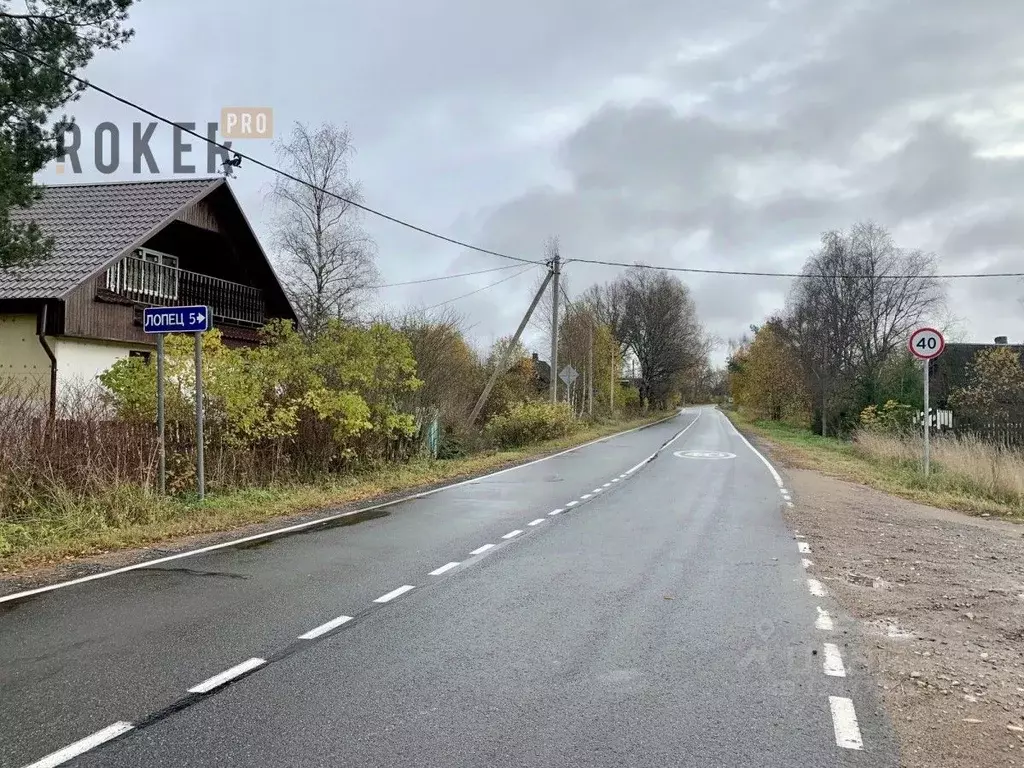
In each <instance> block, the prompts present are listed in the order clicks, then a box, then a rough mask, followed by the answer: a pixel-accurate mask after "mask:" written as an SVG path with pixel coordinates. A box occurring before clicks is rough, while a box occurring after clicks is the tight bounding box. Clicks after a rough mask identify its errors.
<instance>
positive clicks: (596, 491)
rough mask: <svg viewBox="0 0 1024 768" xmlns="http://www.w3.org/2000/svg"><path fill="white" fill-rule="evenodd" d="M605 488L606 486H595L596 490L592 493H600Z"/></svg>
mask: <svg viewBox="0 0 1024 768" xmlns="http://www.w3.org/2000/svg"><path fill="white" fill-rule="evenodd" d="M603 490H604V488H595V489H594V490H592V491H591V493H600V492H601V491H603Z"/></svg>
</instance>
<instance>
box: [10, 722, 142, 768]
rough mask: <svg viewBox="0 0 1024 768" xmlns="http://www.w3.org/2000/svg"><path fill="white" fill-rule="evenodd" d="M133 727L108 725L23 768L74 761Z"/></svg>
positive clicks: (51, 765)
mask: <svg viewBox="0 0 1024 768" xmlns="http://www.w3.org/2000/svg"><path fill="white" fill-rule="evenodd" d="M134 727H135V726H134V725H132V724H131V723H127V722H119V723H114V724H113V725H108V726H107V727H106V728H104V729H103V730H101V731H96V733H94V734H92V735H91V736H86V737H85V738H84V739H79V740H78V741H76V742H75V743H74V744H68V745H67V746H66V747H64V748H63V749H58V750H57V751H56V752H51V753H50V754H49V755H47V756H46V757H44V758H43V759H42V760H36V761H35V762H34V763H32V764H31V765H26V766H25V768H54V766H57V765H63V764H64V763H66V762H67V761H68V760H74V759H75V758H76V757H78V756H79V755H84V754H85V753H86V752H88V751H89V750H90V749H95V748H96V747H98V746H99V745H100V744H106V743H107V742H108V741H110V740H111V739H116V738H117V737H118V736H120V735H122V734H125V733H128V731H130V730H131V729H132V728H134Z"/></svg>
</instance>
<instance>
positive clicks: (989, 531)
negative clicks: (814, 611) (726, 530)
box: [757, 439, 1024, 768]
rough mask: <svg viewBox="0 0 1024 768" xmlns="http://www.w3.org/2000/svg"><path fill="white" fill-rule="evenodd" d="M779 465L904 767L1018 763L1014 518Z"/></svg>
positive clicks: (1018, 550)
mask: <svg viewBox="0 0 1024 768" xmlns="http://www.w3.org/2000/svg"><path fill="white" fill-rule="evenodd" d="M757 442H758V443H759V444H760V446H761V447H763V448H765V449H766V452H767V453H768V454H769V455H770V456H771V457H772V459H773V460H774V461H776V462H777V463H778V464H780V465H781V466H782V467H785V468H786V473H787V475H788V477H789V480H788V482H789V487H790V489H791V490H792V491H793V501H794V507H793V508H791V509H787V510H786V517H787V521H788V523H789V525H790V526H791V528H793V529H796V530H799V532H800V533H801V534H804V535H805V536H806V537H807V539H806V540H807V541H808V543H809V544H810V548H811V552H812V554H811V556H810V557H811V559H812V561H813V565H812V566H811V570H812V571H813V572H814V573H815V575H816V577H817V578H818V579H820V580H821V581H823V582H824V583H825V585H826V587H827V588H828V590H829V592H830V593H831V594H832V596H833V597H834V598H835V599H836V601H837V602H838V603H839V604H840V605H841V606H842V607H843V608H844V609H845V611H846V613H847V614H848V615H849V616H850V617H851V618H852V619H853V620H855V621H856V622H857V623H858V625H859V627H858V629H859V632H858V634H859V635H860V636H861V637H862V638H863V639H864V646H865V647H864V648H863V652H864V655H865V657H866V658H867V661H868V665H869V667H870V669H871V672H872V674H873V676H874V679H875V680H876V681H877V684H878V685H879V687H880V689H881V690H880V693H881V697H882V700H883V702H884V704H885V707H886V709H887V711H888V714H889V717H890V718H891V721H892V723H893V726H894V728H895V730H896V733H897V736H898V738H899V742H900V748H901V758H902V765H903V766H906V768H925V767H926V766H927V768H945V767H947V766H948V767H949V768H954V767H955V768H968V767H969V768H997V767H998V768H1005V767H1008V766H1024V526H1021V525H1017V524H1014V523H1009V522H1004V521H999V520H994V519H988V518H984V517H982V518H973V517H968V516H966V515H963V514H960V513H957V512H952V511H949V510H944V509H936V508H934V507H928V506H923V505H921V504H915V503H913V502H910V501H906V500H903V499H898V498H894V497H892V496H888V495H886V494H884V493H881V492H879V491H876V490H873V489H871V488H868V487H866V486H863V485H857V484H853V483H849V482H846V481H843V480H839V479H836V478H833V477H828V476H825V475H823V474H821V473H819V472H815V471H811V470H807V469H802V468H800V464H801V462H800V460H799V457H798V456H795V455H793V453H792V449H790V448H788V447H785V446H781V445H775V444H773V443H768V442H767V441H765V440H763V439H759V440H758V441H757Z"/></svg>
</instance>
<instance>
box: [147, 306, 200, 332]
mask: <svg viewBox="0 0 1024 768" xmlns="http://www.w3.org/2000/svg"><path fill="white" fill-rule="evenodd" d="M142 330H144V331H145V332H146V333H202V332H203V331H208V330H210V308H209V307H204V306H198V307H146V308H145V309H144V310H142Z"/></svg>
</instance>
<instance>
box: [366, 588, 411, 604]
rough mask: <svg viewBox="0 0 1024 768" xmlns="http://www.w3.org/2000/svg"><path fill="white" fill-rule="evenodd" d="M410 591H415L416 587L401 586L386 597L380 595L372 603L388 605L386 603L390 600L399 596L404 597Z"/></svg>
mask: <svg viewBox="0 0 1024 768" xmlns="http://www.w3.org/2000/svg"><path fill="white" fill-rule="evenodd" d="M410 589H416V587H414V586H412V585H411V584H405V585H404V586H401V587H399V588H398V589H392V590H391V591H390V592H388V593H387V594H386V595H381V596H380V597H378V598H377V599H376V600H374V601H373V602H375V603H388V602H391V601H392V600H394V599H395V598H396V597H398V596H399V595H404V594H405V593H406V592H408V591H409V590H410Z"/></svg>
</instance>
